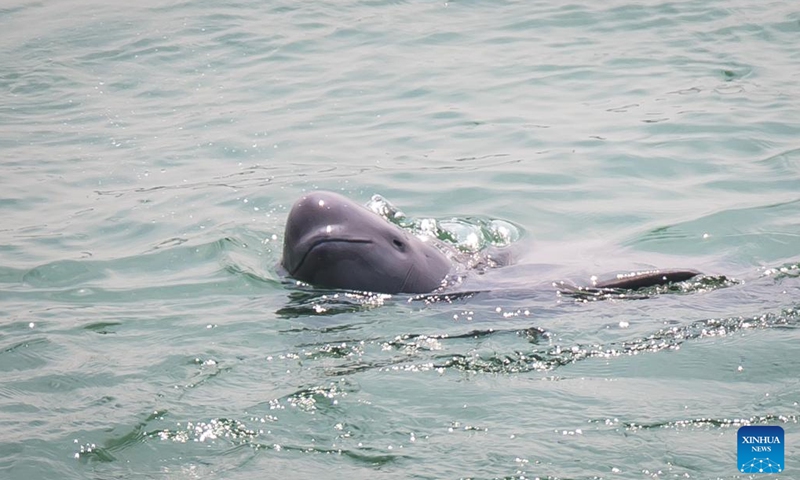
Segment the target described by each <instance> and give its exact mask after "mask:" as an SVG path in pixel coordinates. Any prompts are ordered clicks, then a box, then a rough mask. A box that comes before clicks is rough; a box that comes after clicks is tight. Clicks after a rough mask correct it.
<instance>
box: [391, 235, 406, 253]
mask: <svg viewBox="0 0 800 480" xmlns="http://www.w3.org/2000/svg"><path fill="white" fill-rule="evenodd" d="M392 243H393V244H394V246H395V247H397V249H398V250H400V251H401V252H402V251H403V250H405V248H406V244H405V243H403V242H402V241H401V240H398V239H396V238H395V239H394V240H392Z"/></svg>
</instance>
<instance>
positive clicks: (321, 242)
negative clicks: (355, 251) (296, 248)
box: [284, 237, 372, 276]
mask: <svg viewBox="0 0 800 480" xmlns="http://www.w3.org/2000/svg"><path fill="white" fill-rule="evenodd" d="M326 243H363V244H369V243H372V240H369V239H363V238H331V237H323V238H318V239H317V240H314V242H313V243H312V244H311V245H309V247H308V248H307V249H306V251H305V253H303V258H301V259H300V261H299V262H297V265H296V266H295V267H294V269H293V270H289V275H292V276H294V275H295V274H296V273H297V272H298V271H299V270H300V269H301V268H302V267H303V264H304V263H305V261H306V258H308V255H309V254H310V253H311V252H312V251H313V250H314V249H315V248H317V247H319V246H320V245H324V244H326ZM284 267H286V265H284ZM287 270H288V269H287Z"/></svg>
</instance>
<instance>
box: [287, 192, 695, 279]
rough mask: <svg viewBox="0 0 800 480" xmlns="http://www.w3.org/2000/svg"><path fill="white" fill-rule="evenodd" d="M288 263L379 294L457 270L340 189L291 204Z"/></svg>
mask: <svg viewBox="0 0 800 480" xmlns="http://www.w3.org/2000/svg"><path fill="white" fill-rule="evenodd" d="M281 264H282V265H283V268H285V269H286V271H287V272H288V273H289V275H290V276H291V277H293V278H295V279H297V280H302V281H303V282H306V283H310V284H312V285H316V286H321V287H330V288H336V289H345V290H359V291H370V292H378V293H390V294H394V293H429V292H433V291H434V290H437V289H439V288H440V287H442V286H443V285H444V282H445V278H446V277H447V274H448V273H450V272H451V271H452V270H453V268H452V267H453V266H452V264H451V261H450V259H448V258H447V257H446V256H445V255H444V254H443V253H442V252H441V251H440V250H439V249H438V248H436V247H435V246H433V245H432V244H431V243H428V242H426V241H423V240H421V239H419V238H417V237H415V236H414V235H411V234H409V233H408V232H406V231H405V230H403V229H402V228H400V227H398V226H397V225H394V224H392V223H389V222H387V221H386V220H385V219H384V218H383V217H381V216H380V215H377V214H375V213H373V212H371V211H370V210H367V209H366V208H365V207H363V206H361V205H359V204H357V203H355V202H353V201H352V200H350V199H348V198H346V197H343V196H342V195H339V194H338V193H333V192H325V191H315V192H310V193H307V194H305V195H303V196H302V197H301V198H300V199H299V200H298V201H297V202H295V204H294V205H293V206H292V210H291V211H290V212H289V218H288V219H287V221H286V233H285V235H284V238H283V258H282V260H281ZM699 274H700V272H697V271H694V270H654V271H650V272H640V273H633V274H629V275H623V276H618V277H617V278H614V279H611V280H606V281H602V282H598V283H595V284H594V285H592V287H593V288H609V289H626V290H635V289H639V288H644V287H652V286H656V285H665V284H667V283H671V282H679V281H684V280H688V279H690V278H692V277H694V276H696V275H699Z"/></svg>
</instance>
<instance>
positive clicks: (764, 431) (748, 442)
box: [736, 425, 784, 473]
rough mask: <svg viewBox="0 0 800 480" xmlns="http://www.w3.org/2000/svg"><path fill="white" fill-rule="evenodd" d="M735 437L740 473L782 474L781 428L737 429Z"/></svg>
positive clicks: (766, 426) (750, 427)
mask: <svg viewBox="0 0 800 480" xmlns="http://www.w3.org/2000/svg"><path fill="white" fill-rule="evenodd" d="M736 436H737V440H738V441H737V445H738V449H737V461H738V463H739V471H740V472H742V473H781V472H783V469H784V464H783V450H784V449H783V446H784V443H783V428H781V427H777V426H772V425H763V426H748V427H739V431H738V433H737V434H736Z"/></svg>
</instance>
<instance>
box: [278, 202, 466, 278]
mask: <svg viewBox="0 0 800 480" xmlns="http://www.w3.org/2000/svg"><path fill="white" fill-rule="evenodd" d="M281 263H282V265H283V267H284V268H285V269H286V270H287V271H288V272H289V275H291V276H292V277H293V278H295V279H297V280H302V281H304V282H307V283H310V284H312V285H317V286H323V287H331V288H342V289H348V290H362V291H371V292H380V293H427V292H431V291H433V290H435V289H437V288H439V287H440V286H441V285H442V282H443V280H444V278H445V277H446V276H447V274H448V273H449V272H450V267H451V264H450V261H449V260H448V259H447V257H445V255H444V254H443V253H442V252H441V251H439V249H437V248H436V247H435V246H433V245H431V244H430V243H428V242H425V241H423V240H420V239H419V238H417V237H415V236H414V235H411V234H409V233H408V232H406V231H405V230H403V229H402V228H400V227H398V226H397V225H394V224H392V223H389V222H388V221H386V220H385V219H384V218H382V217H381V216H379V215H377V214H375V213H373V212H371V211H370V210H368V209H366V208H365V207H363V206H361V205H358V204H356V203H354V202H352V201H351V200H349V199H347V198H346V197H343V196H342V195H339V194H337V193H333V192H325V191H315V192H311V193H307V194H305V195H303V197H301V198H300V199H299V200H298V201H297V202H295V204H294V206H292V210H291V211H290V212H289V218H288V219H287V220H286V233H285V235H284V238H283V259H282V260H281Z"/></svg>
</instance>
